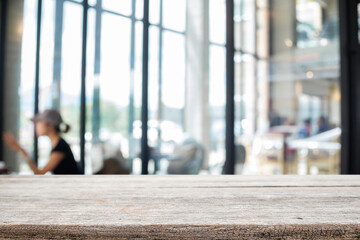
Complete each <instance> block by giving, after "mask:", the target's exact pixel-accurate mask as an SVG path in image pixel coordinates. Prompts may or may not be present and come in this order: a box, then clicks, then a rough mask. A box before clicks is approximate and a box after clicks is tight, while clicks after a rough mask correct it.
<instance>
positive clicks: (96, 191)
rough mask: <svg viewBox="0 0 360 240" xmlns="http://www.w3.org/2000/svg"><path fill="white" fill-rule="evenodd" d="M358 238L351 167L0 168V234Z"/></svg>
mask: <svg viewBox="0 0 360 240" xmlns="http://www.w3.org/2000/svg"><path fill="white" fill-rule="evenodd" d="M130 237H131V238H155V239H166V238H181V239H186V238H188V239H190V238H191V239H193V238H202V239H232V238H233V239H359V238H360V176H0V238H1V239H3V238H5V239H6V238H20V239H30V238H37V239H42V238H44V239H48V238H70V239H89V238H94V239H102V238H114V239H119V238H130Z"/></svg>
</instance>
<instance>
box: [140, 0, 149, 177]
mask: <svg viewBox="0 0 360 240" xmlns="http://www.w3.org/2000/svg"><path fill="white" fill-rule="evenodd" d="M143 24H144V33H143V66H142V67H143V69H142V70H143V73H142V74H143V79H142V80H143V82H142V107H141V122H142V124H141V128H142V129H141V130H142V136H141V160H142V174H148V163H149V146H148V137H147V132H148V126H147V121H148V65H149V64H148V63H149V61H148V59H149V0H144V19H143Z"/></svg>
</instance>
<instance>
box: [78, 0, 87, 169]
mask: <svg viewBox="0 0 360 240" xmlns="http://www.w3.org/2000/svg"><path fill="white" fill-rule="evenodd" d="M87 15H88V0H84V1H83V34H82V40H83V42H82V63H81V96H80V162H81V167H82V171H83V172H85V131H86V126H85V123H86V45H87V20H88V19H87Z"/></svg>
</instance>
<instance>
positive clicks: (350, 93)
mask: <svg viewBox="0 0 360 240" xmlns="http://www.w3.org/2000/svg"><path fill="white" fill-rule="evenodd" d="M338 3H339V14H340V46H341V50H340V51H341V122H342V126H341V127H342V135H341V142H342V151H341V173H342V174H360V148H359V147H358V146H357V145H358V143H359V142H360V81H359V79H360V68H359V66H360V45H359V36H358V28H359V27H358V17H359V16H358V12H357V11H358V4H360V1H359V0H347V1H343V0H339V1H338Z"/></svg>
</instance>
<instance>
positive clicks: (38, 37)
mask: <svg viewBox="0 0 360 240" xmlns="http://www.w3.org/2000/svg"><path fill="white" fill-rule="evenodd" d="M41 15H42V0H38V10H37V28H36V57H35V97H34V99H35V106H34V114H37V113H38V112H39V83H40V40H41V17H42V16H41ZM33 158H34V161H35V163H37V162H38V141H37V137H36V133H35V131H34V157H33Z"/></svg>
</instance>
